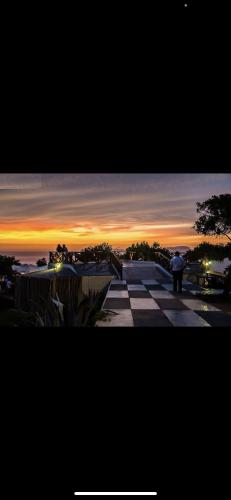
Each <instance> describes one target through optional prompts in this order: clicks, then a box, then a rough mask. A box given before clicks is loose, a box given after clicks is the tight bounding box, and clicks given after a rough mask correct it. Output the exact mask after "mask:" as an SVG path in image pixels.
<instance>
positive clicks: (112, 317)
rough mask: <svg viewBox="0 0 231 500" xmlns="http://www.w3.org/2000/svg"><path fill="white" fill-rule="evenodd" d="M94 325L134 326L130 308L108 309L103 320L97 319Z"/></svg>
mask: <svg viewBox="0 0 231 500" xmlns="http://www.w3.org/2000/svg"><path fill="white" fill-rule="evenodd" d="M96 326H100V327H105V326H106V327H109V326H117V327H118V326H119V327H123V326H128V327H131V326H134V322H133V317H132V311H131V309H116V310H112V311H110V312H109V313H108V314H107V316H106V318H105V320H104V321H103V320H99V321H97V323H96Z"/></svg>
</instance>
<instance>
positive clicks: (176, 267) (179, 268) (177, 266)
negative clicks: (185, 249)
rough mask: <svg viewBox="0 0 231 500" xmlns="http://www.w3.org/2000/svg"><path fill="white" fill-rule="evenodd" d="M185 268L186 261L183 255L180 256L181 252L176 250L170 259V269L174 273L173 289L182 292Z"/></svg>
mask: <svg viewBox="0 0 231 500" xmlns="http://www.w3.org/2000/svg"><path fill="white" fill-rule="evenodd" d="M184 268H185V261H184V259H183V257H181V256H180V253H179V252H175V255H174V257H173V258H172V259H171V260H170V269H171V271H172V274H173V291H174V292H177V287H178V292H180V293H181V292H182V279H183V271H184Z"/></svg>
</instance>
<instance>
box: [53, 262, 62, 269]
mask: <svg viewBox="0 0 231 500" xmlns="http://www.w3.org/2000/svg"><path fill="white" fill-rule="evenodd" d="M61 267H62V264H61V263H60V262H58V263H57V264H55V269H56V270H57V271H59V270H60V269H61Z"/></svg>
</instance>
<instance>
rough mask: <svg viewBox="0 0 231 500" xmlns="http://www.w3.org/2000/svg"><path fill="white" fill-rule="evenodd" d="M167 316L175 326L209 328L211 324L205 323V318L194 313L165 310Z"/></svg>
mask: <svg viewBox="0 0 231 500" xmlns="http://www.w3.org/2000/svg"><path fill="white" fill-rule="evenodd" d="M163 313H164V314H165V316H167V318H168V319H169V321H170V322H171V323H172V325H173V326H177V327H178V326H179V327H181V326H184V327H185V326H188V327H190V326H198V327H200V326H207V327H209V326H210V324H209V323H208V322H207V321H205V319H204V318H202V317H201V316H199V315H198V314H197V313H195V312H194V311H190V310H188V311H175V310H171V309H165V310H164V311H163Z"/></svg>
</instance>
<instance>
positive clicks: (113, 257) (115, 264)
mask: <svg viewBox="0 0 231 500" xmlns="http://www.w3.org/2000/svg"><path fill="white" fill-rule="evenodd" d="M110 264H111V265H112V266H113V267H114V268H115V269H116V271H117V273H118V275H119V277H120V279H122V267H123V266H122V262H121V260H120V259H119V257H117V255H115V254H114V253H113V252H110Z"/></svg>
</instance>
